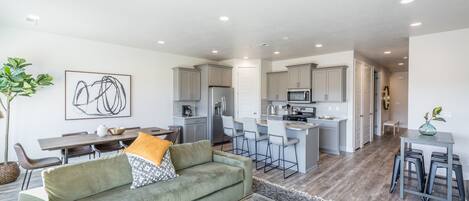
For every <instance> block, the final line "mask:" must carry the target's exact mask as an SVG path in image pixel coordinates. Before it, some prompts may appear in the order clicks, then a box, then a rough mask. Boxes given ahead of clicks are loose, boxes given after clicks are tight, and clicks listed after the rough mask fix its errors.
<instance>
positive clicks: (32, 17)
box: [26, 14, 41, 24]
mask: <svg viewBox="0 0 469 201" xmlns="http://www.w3.org/2000/svg"><path fill="white" fill-rule="evenodd" d="M40 19H41V18H40V17H39V16H37V15H32V14H31V15H28V16H26V21H28V22H32V23H35V24H37V23H38V22H39V20H40Z"/></svg>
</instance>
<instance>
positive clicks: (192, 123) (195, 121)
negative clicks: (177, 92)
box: [173, 117, 208, 143]
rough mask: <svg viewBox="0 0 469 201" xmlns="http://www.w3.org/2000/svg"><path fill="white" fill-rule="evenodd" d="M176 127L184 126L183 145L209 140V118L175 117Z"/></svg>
mask: <svg viewBox="0 0 469 201" xmlns="http://www.w3.org/2000/svg"><path fill="white" fill-rule="evenodd" d="M173 123H174V125H178V126H182V136H181V139H182V143H189V142H197V141H200V140H207V139H208V135H207V117H174V118H173Z"/></svg>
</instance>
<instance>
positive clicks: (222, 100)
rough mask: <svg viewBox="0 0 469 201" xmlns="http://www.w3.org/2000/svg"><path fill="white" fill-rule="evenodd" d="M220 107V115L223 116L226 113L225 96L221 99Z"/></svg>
mask: <svg viewBox="0 0 469 201" xmlns="http://www.w3.org/2000/svg"><path fill="white" fill-rule="evenodd" d="M221 107H222V110H221V111H222V112H221V114H222V115H225V113H226V98H225V96H223V97H221Z"/></svg>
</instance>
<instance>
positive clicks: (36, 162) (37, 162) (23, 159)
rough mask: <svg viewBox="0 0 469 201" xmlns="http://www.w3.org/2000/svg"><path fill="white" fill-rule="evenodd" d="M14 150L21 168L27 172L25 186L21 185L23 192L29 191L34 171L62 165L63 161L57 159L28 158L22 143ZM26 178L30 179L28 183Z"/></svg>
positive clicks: (15, 146) (17, 144)
mask: <svg viewBox="0 0 469 201" xmlns="http://www.w3.org/2000/svg"><path fill="white" fill-rule="evenodd" d="M14 148H15V152H16V156H17V157H18V162H19V164H20V166H21V167H22V168H24V169H25V170H26V173H25V174H24V179H23V184H22V185H21V190H27V189H28V187H29V181H30V180H31V175H32V174H33V171H34V170H36V169H41V168H46V167H52V166H56V165H61V164H62V161H61V160H60V159H59V158H57V157H48V158H40V159H31V158H29V157H28V155H26V152H25V151H24V148H23V146H22V145H21V144H20V143H16V144H15V145H14ZM28 173H29V176H28ZM26 178H28V179H27V182H26ZM25 187H26V188H25Z"/></svg>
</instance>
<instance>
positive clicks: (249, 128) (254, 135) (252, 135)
mask: <svg viewBox="0 0 469 201" xmlns="http://www.w3.org/2000/svg"><path fill="white" fill-rule="evenodd" d="M241 121H242V122H243V130H244V137H245V139H246V140H247V141H246V143H247V149H248V153H249V154H248V157H250V158H251V157H252V156H254V162H255V164H256V165H255V166H256V170H260V169H262V168H264V166H265V164H266V160H267V155H264V154H261V153H259V152H258V149H257V147H258V144H259V142H261V141H266V140H268V139H269V136H268V135H267V134H262V133H260V132H259V128H258V127H257V120H256V119H254V118H243V119H242V120H241ZM249 141H254V153H251V150H250V148H249V147H250V146H249ZM243 145H244V141H243ZM243 147H244V146H243ZM259 156H261V157H262V159H261V158H260V157H259ZM261 162H264V166H261V167H259V165H258V164H259V163H261Z"/></svg>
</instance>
